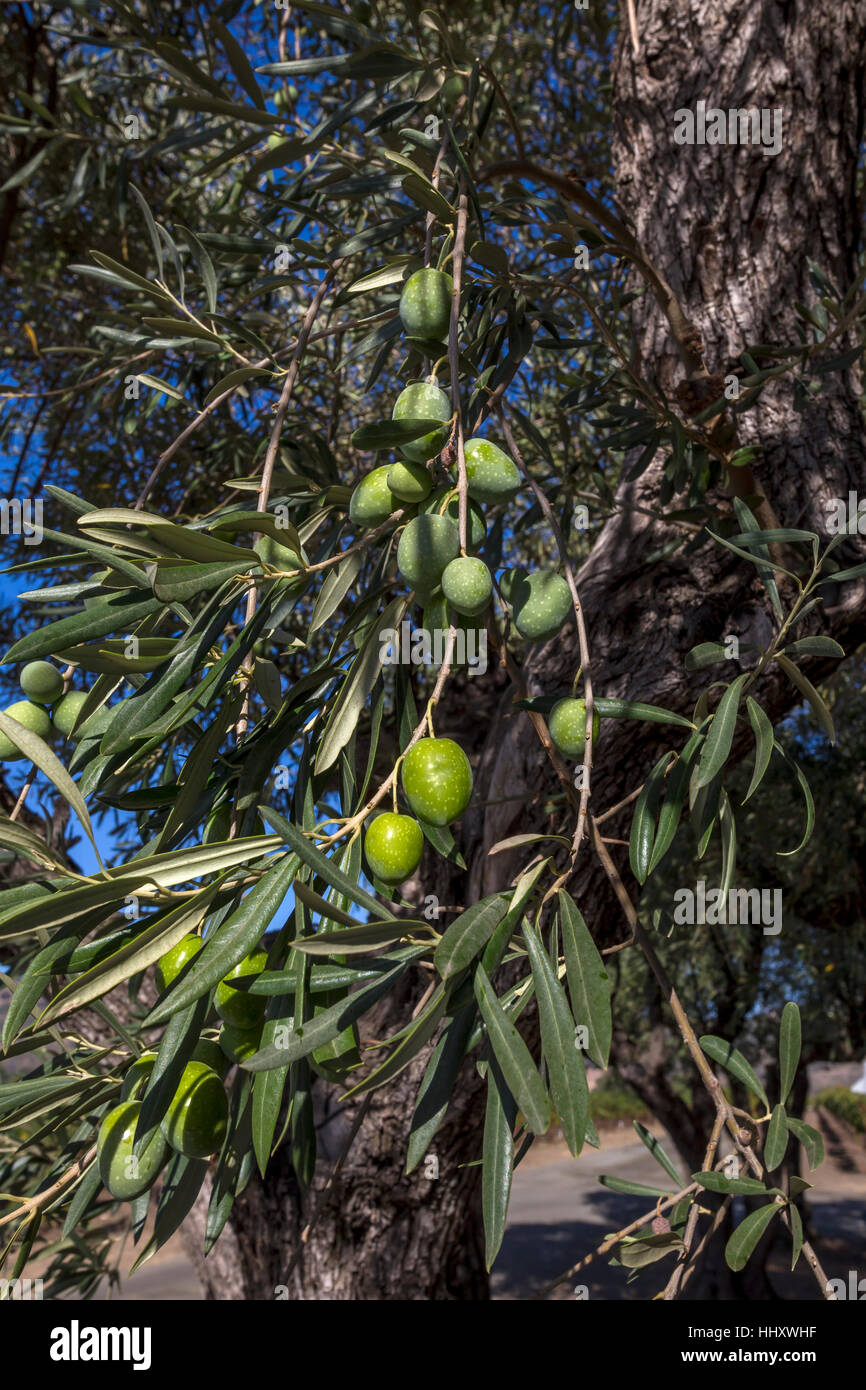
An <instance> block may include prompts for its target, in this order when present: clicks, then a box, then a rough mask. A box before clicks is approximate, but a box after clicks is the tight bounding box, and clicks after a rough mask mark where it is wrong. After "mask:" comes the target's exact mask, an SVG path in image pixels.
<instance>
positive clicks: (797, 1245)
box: [788, 1202, 803, 1269]
mask: <svg viewBox="0 0 866 1390" xmlns="http://www.w3.org/2000/svg"><path fill="white" fill-rule="evenodd" d="M788 1216H789V1217H790V1220H791V1235H792V1237H793V1244H792V1246H791V1268H792V1269H794V1268H795V1266H796V1264H797V1261H798V1260H799V1258H800V1255H801V1253H802V1250H803V1219H802V1217H801V1216H800V1212H799V1209H798V1208H797V1207H796V1206H795V1205H794V1203H793V1202H791V1203H789V1205H788Z"/></svg>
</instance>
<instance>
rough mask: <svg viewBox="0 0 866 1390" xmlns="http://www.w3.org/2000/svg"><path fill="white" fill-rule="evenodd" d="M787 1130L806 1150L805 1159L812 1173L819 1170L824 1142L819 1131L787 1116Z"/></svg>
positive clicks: (822, 1160)
mask: <svg viewBox="0 0 866 1390" xmlns="http://www.w3.org/2000/svg"><path fill="white" fill-rule="evenodd" d="M788 1129H789V1130H790V1131H791V1133H792V1134H793V1136H794V1138H795V1139H798V1140H799V1141H800V1143H801V1144H802V1145H803V1148H804V1149H805V1150H806V1158H807V1159H808V1162H809V1167H810V1168H811V1169H812V1171H813V1172H814V1171H815V1169H816V1168H820V1166H821V1164H822V1163H823V1162H824V1140H823V1138H822V1137H821V1134H820V1133H819V1131H818V1130H817V1129H814V1128H813V1126H812V1125H807V1124H804V1122H803V1121H802V1120H794V1119H792V1118H791V1116H790V1115H789V1116H788Z"/></svg>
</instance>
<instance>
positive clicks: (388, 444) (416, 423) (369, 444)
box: [352, 418, 442, 451]
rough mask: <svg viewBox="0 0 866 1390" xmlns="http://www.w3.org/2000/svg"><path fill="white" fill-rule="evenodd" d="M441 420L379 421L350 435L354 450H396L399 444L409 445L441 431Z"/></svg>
mask: <svg viewBox="0 0 866 1390" xmlns="http://www.w3.org/2000/svg"><path fill="white" fill-rule="evenodd" d="M441 428H442V421H441V420H426V419H420V418H419V419H409V418H405V419H403V420H379V421H378V422H377V423H376V424H374V425H361V427H360V429H357V430H355V432H354V434H353V435H352V445H353V447H354V448H355V449H371V450H373V451H379V450H382V449H397V448H399V447H400V445H401V444H411V442H412V440H413V439H420V438H421V436H422V435H425V434H435V432H436V431H437V430H441Z"/></svg>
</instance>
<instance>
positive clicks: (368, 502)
mask: <svg viewBox="0 0 866 1390" xmlns="http://www.w3.org/2000/svg"><path fill="white" fill-rule="evenodd" d="M452 291H453V284H452V280H451V277H450V276H449V275H446V274H445V273H444V272H443V271H441V270H429V269H425V270H418V271H416V272H415V273H414V275H410V277H409V279H408V280H407V281H406V284H405V285H404V287H403V292H402V294H401V297H400V318H401V321H402V324H403V328H404V329H405V331H406V333H407V335H408V336H409V337H410V338H414V339H419V340H423V341H424V342H425V343H429V344H432V343H436V342H442V341H443V339H444V338H445V337H446V336H447V333H448V329H449V324H450V318H451V303H452ZM392 415H393V419H395V420H411V419H417V420H422V419H423V420H431V421H439V422H441V423H440V425H439V427H438V428H437V429H435V430H432V431H431V432H430V433H428V434H425V435H422V436H421V437H420V438H419V439H413V440H411V441H410V442H408V443H404V444H402V445H401V446H400V451H399V452H400V454H401V457H400V458H399V459H398V460H397V461H396V462H395V463H391V464H383V465H382V466H380V467H378V468H374V469H373V470H372V471H371V472H370V473H368V474H367V475H366V476H365V477H364V478H362V479H361V481H360V482H359V483H358V485H357V487H356V488H355V490H354V492H353V494H352V498H351V501H350V504H349V515H350V517H351V519H352V521H354V522H355V524H356V525H358V526H370V527H374V526H381V525H382V524H383V523H384V522H386V521H387V520H388V518H389V517H390V516H391V515H392V514H393V513H394V512H395V511H398V510H401V509H402V510H403V511H404V512H405V513H408V514H409V520H408V522H407V524H406V526H405V527H404V529H403V531H402V534H401V536H400V541H399V544H398V546H397V568H398V570H399V572H400V574H401V576H402V577H403V579H405V580H406V582H407V583H408V584H409V585H411V587H412V589H413V590H414V593H415V598H416V600H417V601H418V602H419V603H420V604H421V605H422V606H423V607H424V609H425V616H429V617H432V618H435V620H436V622H437V624H440V625H442V626H447V624H448V622H449V621H450V619H449V618H448V610H449V608H450V609H451V610H453V611H454V613H456V614H457V615H458V622H462V621H463V620H465V619H468V618H477V617H478V616H479V615H480V614H481V613H483V612H484V610H485V609H486V608H487V606H488V604H489V603H490V600H491V598H492V595H493V579H492V576H491V574H490V571H489V569H488V567H487V565H486V564H485V563H484V561H483V560H481V559H480V558H479V557H478V556H477V555H461V554H460V532H459V505H460V504H459V497H458V492H457V488H456V478H455V476H454V474H453V473H452V476H451V480H450V482H448V483H445V484H444V485H439V486H436V485H435V482H434V476H433V473H432V472H431V469H430V466H429V465H431V464H433V463H434V461H435V459H436V457H437V455H439V454H440V453H441V452H442V450H443V448H444V447H445V445H446V443H447V442H448V439H449V437H450V435H451V430H452V420H453V413H452V409H451V402H450V400H449V398H448V396H447V395H446V394H445V392H444V391H443V390H442V389H441V388H440V386H439V385H438V384H437V382H436V380H435V378H431V379H430V380H428V381H413V382H410V383H409V385H408V386H406V387H405V388H404V389H403V391H401V393H400V395H399V396H398V397H397V400H396V401H395V403H394V409H393V412H392ZM464 453H465V460H466V483H467V494H468V513H467V544H468V548H469V549H471V550H477V549H478V548H479V546H480V545H481V544H482V543H483V541H484V538H485V536H486V534H487V527H486V524H485V520H484V512H483V510H482V508H483V507H484V506H496V505H498V504H499V503H503V502H508V501H510V500H511V499H512V498H513V497H514V496H515V494H516V493H517V492H518V490H519V488H520V474H519V472H518V470H517V468H516V467H515V465H514V463H513V461H512V460H511V459H510V458H509V457H508V455H507V454H506V453H504V452H503V450H502V449H500V448H499V446H498V445H497V444H494V443H493V442H492V441H491V440H489V439H483V438H480V437H478V438H472V439H469V440H467V442H466V444H465V448H464ZM499 589H500V593H501V595H502V597H503V599H504V600H505V602H506V603H508V604H509V605H510V607H511V610H512V614H513V618H514V625H515V627H516V629H517V631H518V632H519V633H520V635H521V636H522V637H524V638H526V639H527V640H528V641H543V640H545V639H547V638H550V637H554V636H555V635H556V634H557V633H558V632H559V630H560V628H561V627H562V624H563V623H564V622H565V621H566V619H567V617H568V615H569V612H570V611H571V606H572V599H571V592H570V590H569V587H568V584H567V583H566V581H565V580H564V579H563V578H562V576H561V575H559V574H557V573H556V571H555V570H536V571H533V572H531V573H529V572H527V571H526V570H525V569H513V570H507V571H506V572H505V574H504V575H503V576H502V578H501V579H500V582H499ZM581 708H583V724H582V725H581V723H580V709H581ZM585 728H586V712H585V707H584V706H583V701H580V700H563V701H560V702H559V703H558V705H557V707H556V709H555V710H554V712H553V715H552V716H551V737H552V739H553V741H554V743H555V744H556V746H557V747H558V748H560V751H561V752H563V753H567V754H568V755H569V756H578V754H579V753H582V751H583V733H584V731H585ZM402 781H403V791H404V793H405V795H406V799H407V801H408V802H409V805H410V807H411V809H412V810H413V811H414V812H415V815H416V816H417V817H418V819H419V820H422V821H425V822H427V823H428V824H432V825H436V826H444V825H447V824H448V823H449V821H451V820H454V819H456V818H457V817H458V816H460V815H461V814H462V812H463V811H464V810H465V809H466V806H467V805H468V802H469V798H470V796H471V794H472V771H471V768H470V766H469V762H468V759H467V758H466V755H465V754H464V753H463V750H462V749H461V748H459V747H458V745H457V744H456V743H454V742H453V741H452V740H451V739H437V738H428V739H424V740H423V741H422V742H421V743H418V744H416V745H415V746H414V747H413V748H412V749H410V751H409V753H408V754H407V755H406V757H405V759H404V760H403V767H402ZM423 844H424V839H423V833H422V830H421V827H420V825H419V824H418V821H416V820H414V819H413V818H412V817H411V816H404V815H398V814H397V813H396V812H393V813H392V812H388V813H385V814H383V815H380V816H378V817H377V819H376V820H374V821H373V822H372V824H371V825H370V827H369V829H368V830H367V836H366V841H365V851H366V856H367V862H368V865H369V867H370V869H371V870H372V872H373V874H374V876H375V877H376V878H378V879H379V880H381V881H382V882H383V883H386V884H389V885H395V884H398V883H402V882H404V881H405V879H407V878H409V877H410V876H411V874H413V873H414V872H415V869H416V868H417V867H418V863H419V862H420V859H421V853H422V849H423Z"/></svg>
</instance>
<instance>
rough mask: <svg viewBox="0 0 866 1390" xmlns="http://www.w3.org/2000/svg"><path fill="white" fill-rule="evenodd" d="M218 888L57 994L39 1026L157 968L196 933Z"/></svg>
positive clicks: (170, 915)
mask: <svg viewBox="0 0 866 1390" xmlns="http://www.w3.org/2000/svg"><path fill="white" fill-rule="evenodd" d="M217 887H218V885H217V884H212V885H211V886H210V887H209V888H205V889H204V890H203V892H201V893H200V894H198V895H197V897H196V898H194V899H193V901H192V902H191V903H190V902H183V903H181V904H180V906H179V907H177V908H175V910H174V912H169V913H168V914H167V915H166V916H165V917H159V918H157V920H156V921H155V922H152V923H150V924H149V925H148V926H146V927H145V928H144V930H143V931H141V932H140V933H139V934H138V935H137V936H136V937H134V938H133V940H132V941H130V942H128V943H127V944H125V945H123V946H121V948H120V950H119V951H115V952H113V954H112V955H110V956H108V958H107V959H106V960H103V961H100V962H99V964H98V965H94V966H93V967H92V968H91V969H90V970H86V971H85V972H84V974H83V975H79V976H77V977H76V978H75V979H74V980H70V981H69V983H68V984H67V985H64V987H63V989H61V990H59V991H58V992H57V994H55V995H54V997H53V999H52V1000H51V1003H50V1004H49V1005H48V1007H47V1008H45V1009H43V1011H42V1013H41V1014H40V1016H39V1019H38V1020H37V1022H38V1024H39V1026H40V1027H44V1026H45V1024H48V1023H54V1022H56V1021H57V1019H58V1018H65V1017H66V1015H67V1014H71V1013H74V1012H75V1011H76V1009H81V1008H83V1007H84V1006H85V1005H86V1004H89V1003H90V1002H91V1000H93V999H100V998H101V997H102V995H103V994H107V993H108V992H109V991H110V990H112V989H114V988H116V986H117V985H119V984H122V983H123V981H124V980H129V979H131V978H132V976H133V975H138V974H139V973H140V972H141V971H142V970H146V969H147V967H148V966H149V965H155V964H156V962H157V961H158V960H159V958H160V956H162V955H164V954H165V952H166V951H170V950H171V948H172V946H175V945H177V943H178V942H179V941H180V940H181V939H182V938H183V937H184V936H187V935H189V934H191V933H192V932H194V931H195V929H196V928H197V927H198V926H199V925H200V923H201V922H202V921H203V919H204V918H205V916H206V915H207V913H208V912H209V911H210V908H211V904H212V902H213V899H214V896H215V895H216V892H217Z"/></svg>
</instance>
